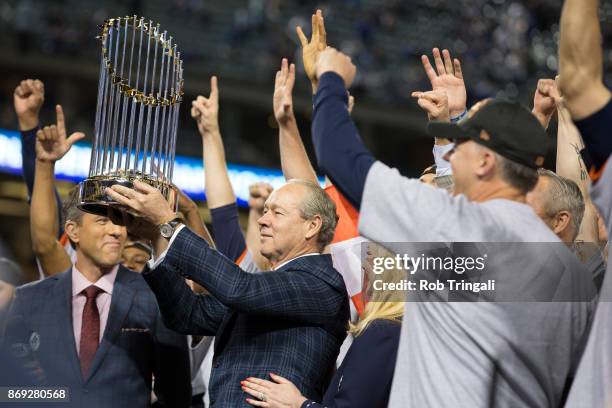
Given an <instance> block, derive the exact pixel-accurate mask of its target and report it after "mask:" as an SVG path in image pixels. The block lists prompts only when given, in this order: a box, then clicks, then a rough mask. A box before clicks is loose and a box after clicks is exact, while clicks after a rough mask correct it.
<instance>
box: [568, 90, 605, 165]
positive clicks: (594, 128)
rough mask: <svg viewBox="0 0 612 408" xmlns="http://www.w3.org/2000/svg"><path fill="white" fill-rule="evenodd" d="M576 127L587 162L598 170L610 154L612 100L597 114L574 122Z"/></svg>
mask: <svg viewBox="0 0 612 408" xmlns="http://www.w3.org/2000/svg"><path fill="white" fill-rule="evenodd" d="M576 127H577V128H578V130H579V131H580V134H581V135H582V139H583V140H584V144H585V147H586V150H587V153H588V157H589V159H590V160H589V161H590V162H591V164H592V165H593V167H594V168H595V170H599V169H600V168H601V167H603V165H604V164H605V163H606V160H608V157H610V154H612V99H610V101H609V102H608V104H607V105H606V106H604V108H603V109H601V110H600V111H599V112H596V113H594V114H592V115H591V116H589V117H588V118H585V119H583V120H578V121H576ZM585 163H586V161H585Z"/></svg>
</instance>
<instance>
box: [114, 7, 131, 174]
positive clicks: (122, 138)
mask: <svg viewBox="0 0 612 408" xmlns="http://www.w3.org/2000/svg"><path fill="white" fill-rule="evenodd" d="M128 26H129V19H128V18H126V19H125V34H124V36H123V59H122V60H121V80H122V81H125V79H124V78H125V77H124V76H123V63H124V62H125V61H124V60H125V47H126V45H127V40H128ZM133 46H134V41H132V51H133V50H134V47H133ZM131 76H132V57H131V56H130V68H129V70H128V81H127V84H124V85H127V86H129V85H130V78H131ZM121 100H122V102H123V112H121V131H120V136H119V152H118V153H119V154H118V156H117V167H116V170H117V171H119V169H121V167H122V166H121V163H122V159H123V144H124V142H125V119H126V115H127V108H128V102H129V99H128V96H127V95H125V94H122V98H121ZM128 154H129V152H128Z"/></svg>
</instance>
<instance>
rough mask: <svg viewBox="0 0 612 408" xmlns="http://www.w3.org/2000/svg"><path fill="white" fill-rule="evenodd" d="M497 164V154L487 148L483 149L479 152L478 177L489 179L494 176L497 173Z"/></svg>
mask: <svg viewBox="0 0 612 408" xmlns="http://www.w3.org/2000/svg"><path fill="white" fill-rule="evenodd" d="M498 164H499V163H498V162H497V157H495V153H493V152H492V151H491V150H489V149H487V148H481V150H480V152H479V158H478V162H477V163H476V175H477V176H478V177H487V176H490V175H492V174H493V172H494V171H495V168H496V165H498Z"/></svg>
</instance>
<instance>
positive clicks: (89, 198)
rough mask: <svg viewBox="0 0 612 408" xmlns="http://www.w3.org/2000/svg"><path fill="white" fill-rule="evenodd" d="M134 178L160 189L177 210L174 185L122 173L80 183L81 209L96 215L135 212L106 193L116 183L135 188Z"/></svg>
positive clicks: (93, 178)
mask: <svg viewBox="0 0 612 408" xmlns="http://www.w3.org/2000/svg"><path fill="white" fill-rule="evenodd" d="M134 180H138V181H140V182H142V183H147V184H149V185H150V186H153V187H155V188H156V189H158V190H159V191H160V192H161V193H162V195H163V196H164V198H165V199H166V201H168V202H169V203H170V206H171V207H172V209H173V210H174V211H175V212H176V210H177V205H178V194H177V192H176V189H175V187H174V186H173V185H171V184H168V183H166V182H163V181H159V180H156V179H154V178H150V177H146V176H145V177H143V176H142V175H138V176H133V175H121V176H94V177H89V178H87V179H85V180H83V181H81V182H80V183H79V204H78V205H77V207H78V208H79V210H81V211H85V212H87V213H91V214H96V215H104V216H106V215H108V213H109V210H119V211H122V212H128V213H131V214H132V215H137V214H134V213H133V212H132V211H131V209H130V208H128V207H126V206H124V205H122V204H120V203H118V202H116V201H114V200H113V199H111V198H110V197H109V196H107V195H106V194H104V190H105V189H106V188H109V187H112V186H114V185H117V184H118V185H121V186H124V187H127V188H134V183H133V182H134Z"/></svg>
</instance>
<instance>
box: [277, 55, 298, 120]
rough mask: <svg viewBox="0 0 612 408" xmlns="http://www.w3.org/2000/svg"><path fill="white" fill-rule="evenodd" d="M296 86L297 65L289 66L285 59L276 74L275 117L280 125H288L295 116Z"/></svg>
mask: <svg viewBox="0 0 612 408" xmlns="http://www.w3.org/2000/svg"><path fill="white" fill-rule="evenodd" d="M294 84H295V65H294V64H291V65H288V62H287V59H286V58H283V61H282V63H281V69H280V71H277V72H276V80H275V81H274V96H273V98H272V100H273V106H274V117H275V118H276V121H277V122H278V124H279V125H283V124H285V123H287V121H289V120H291V119H293V118H294V115H293V96H292V94H291V93H292V92H293V85H294Z"/></svg>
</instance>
